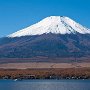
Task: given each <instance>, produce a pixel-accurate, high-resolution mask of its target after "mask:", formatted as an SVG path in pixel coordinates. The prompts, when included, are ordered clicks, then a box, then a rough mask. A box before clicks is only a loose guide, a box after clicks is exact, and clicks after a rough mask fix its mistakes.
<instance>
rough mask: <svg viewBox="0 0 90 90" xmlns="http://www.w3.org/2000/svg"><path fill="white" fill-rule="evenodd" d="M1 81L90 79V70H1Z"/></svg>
mask: <svg viewBox="0 0 90 90" xmlns="http://www.w3.org/2000/svg"><path fill="white" fill-rule="evenodd" d="M0 79H17V80H23V79H25V80H29V79H58V80H59V79H60V80H61V79H90V68H76V69H75V68H58V69H57V68H56V69H54V68H53V69H51V68H49V69H0Z"/></svg>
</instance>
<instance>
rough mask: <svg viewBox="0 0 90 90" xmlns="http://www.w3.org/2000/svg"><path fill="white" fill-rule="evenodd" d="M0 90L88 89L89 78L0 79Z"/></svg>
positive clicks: (89, 84) (89, 88)
mask: <svg viewBox="0 0 90 90" xmlns="http://www.w3.org/2000/svg"><path fill="white" fill-rule="evenodd" d="M0 90H90V81H89V80H85V81H83V80H75V81H74V80H30V81H16V82H15V81H0Z"/></svg>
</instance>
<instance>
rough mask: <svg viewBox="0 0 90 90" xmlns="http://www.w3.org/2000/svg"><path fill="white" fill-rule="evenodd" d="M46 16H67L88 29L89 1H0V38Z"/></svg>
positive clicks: (89, 23)
mask: <svg viewBox="0 0 90 90" xmlns="http://www.w3.org/2000/svg"><path fill="white" fill-rule="evenodd" d="M47 16H68V17H70V18H72V19H73V20H75V21H76V22H78V23H80V24H82V25H84V26H86V27H88V28H90V0H0V37H3V36H6V35H8V34H11V33H13V32H16V31H18V30H20V29H23V28H26V27H27V26H30V25H32V24H34V23H36V22H38V21H40V20H42V19H44V18H45V17H47Z"/></svg>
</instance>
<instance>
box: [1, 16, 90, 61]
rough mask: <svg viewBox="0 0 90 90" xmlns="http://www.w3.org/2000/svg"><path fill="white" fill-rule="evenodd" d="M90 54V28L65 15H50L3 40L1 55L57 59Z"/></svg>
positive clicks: (4, 56) (5, 56)
mask: <svg viewBox="0 0 90 90" xmlns="http://www.w3.org/2000/svg"><path fill="white" fill-rule="evenodd" d="M89 56H90V29H88V28H86V27H84V26H82V25H80V24H79V23H77V22H75V21H74V20H72V19H70V18H69V17H65V16H50V17H47V18H45V19H43V20H41V21H40V22H38V23H36V24H34V25H31V26H29V27H27V28H25V29H22V30H19V31H17V32H15V33H13V34H10V35H7V36H6V37H3V38H1V39H0V58H32V60H34V59H35V58H36V59H37V58H38V57H43V58H44V59H45V58H50V59H51V60H54V59H56V58H69V57H70V58H74V57H77V58H82V57H89ZM44 59H42V60H41V61H43V60H44ZM46 60H47V59H46ZM59 60H60V59H59Z"/></svg>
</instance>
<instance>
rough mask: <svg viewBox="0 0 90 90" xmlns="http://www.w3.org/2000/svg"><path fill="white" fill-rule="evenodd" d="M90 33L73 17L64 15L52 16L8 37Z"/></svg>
mask: <svg viewBox="0 0 90 90" xmlns="http://www.w3.org/2000/svg"><path fill="white" fill-rule="evenodd" d="M48 33H53V34H76V33H80V34H90V29H88V28H85V27H83V26H82V25H80V24H79V23H76V22H75V21H73V20H72V19H70V18H68V17H64V16H50V17H47V18H45V19H43V20H42V21H40V22H38V23H36V24H34V25H31V26H30V27H27V28H25V29H22V30H20V31H17V32H15V33H13V34H11V35H8V37H20V36H32V35H42V34H48Z"/></svg>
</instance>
